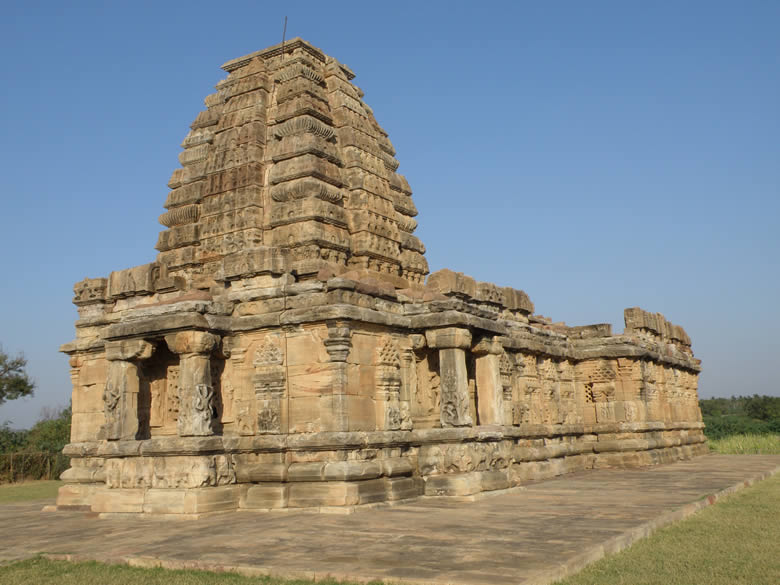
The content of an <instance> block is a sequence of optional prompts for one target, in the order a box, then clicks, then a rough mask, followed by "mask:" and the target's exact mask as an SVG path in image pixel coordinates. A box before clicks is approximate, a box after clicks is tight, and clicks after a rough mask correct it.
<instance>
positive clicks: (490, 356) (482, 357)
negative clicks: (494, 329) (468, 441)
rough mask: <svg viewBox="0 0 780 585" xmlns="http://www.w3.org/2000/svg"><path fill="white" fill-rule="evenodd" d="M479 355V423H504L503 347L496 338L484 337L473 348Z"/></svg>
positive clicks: (476, 373)
mask: <svg viewBox="0 0 780 585" xmlns="http://www.w3.org/2000/svg"><path fill="white" fill-rule="evenodd" d="M471 351H472V353H474V354H475V355H476V356H477V359H476V360H475V361H476V368H475V369H476V372H475V375H476V378H477V413H478V417H479V424H481V425H500V424H503V423H504V413H503V411H504V404H503V403H504V388H503V384H502V383H501V368H500V361H501V354H502V353H503V351H504V350H503V348H502V347H501V343H500V342H499V341H498V340H496V339H482V340H481V341H480V342H479V343H477V344H476V345H475V346H474V347H473V348H472V350H471Z"/></svg>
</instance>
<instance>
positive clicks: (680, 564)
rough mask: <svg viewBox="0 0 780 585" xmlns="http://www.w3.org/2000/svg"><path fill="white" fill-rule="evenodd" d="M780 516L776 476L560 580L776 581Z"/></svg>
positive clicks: (579, 583) (628, 583) (647, 584)
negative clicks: (779, 520)
mask: <svg viewBox="0 0 780 585" xmlns="http://www.w3.org/2000/svg"><path fill="white" fill-rule="evenodd" d="M778 518H780V475H775V476H773V477H772V478H770V479H767V480H765V481H762V482H760V483H758V484H756V485H755V486H753V487H750V488H747V489H745V490H742V491H740V492H737V493H736V494H734V495H732V496H729V497H728V498H725V499H724V500H722V501H720V502H718V503H717V504H716V505H714V506H710V507H708V508H705V509H704V510H701V511H700V512H698V513H697V514H695V515H694V516H691V517H690V518H687V519H686V520H683V521H682V522H679V523H677V524H673V525H670V526H667V527H666V528H662V529H661V530H659V531H658V532H656V533H654V534H653V535H652V536H650V537H649V538H647V539H644V540H641V541H639V542H637V543H636V544H634V545H633V546H632V547H630V548H629V549H627V550H625V551H623V552H621V553H619V554H617V555H614V556H612V557H608V558H605V559H602V560H600V561H598V562H597V563H594V564H593V565H591V566H589V567H586V568H585V569H584V570H583V571H581V572H580V573H578V574H576V575H574V576H572V577H570V578H568V579H566V580H564V581H560V582H559V583H558V585H777V584H778V583H780V554H778V550H780V522H778Z"/></svg>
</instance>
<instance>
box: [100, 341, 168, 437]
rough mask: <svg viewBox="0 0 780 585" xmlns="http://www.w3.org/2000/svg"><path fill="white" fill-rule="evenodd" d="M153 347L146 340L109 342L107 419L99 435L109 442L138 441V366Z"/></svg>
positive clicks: (107, 352)
mask: <svg viewBox="0 0 780 585" xmlns="http://www.w3.org/2000/svg"><path fill="white" fill-rule="evenodd" d="M152 353H154V346H153V345H152V344H151V343H149V342H148V341H144V340H143V339H133V340H126V341H108V342H106V360H107V361H108V374H107V377H106V388H105V391H104V393H103V411H104V413H105V417H106V422H105V424H104V425H103V428H102V429H101V430H100V434H99V436H100V438H102V439H108V440H109V441H116V440H125V441H132V440H135V438H136V435H137V434H138V390H139V386H140V384H139V380H138V365H137V364H136V363H135V361H137V360H144V359H148V358H150V357H151V356H152Z"/></svg>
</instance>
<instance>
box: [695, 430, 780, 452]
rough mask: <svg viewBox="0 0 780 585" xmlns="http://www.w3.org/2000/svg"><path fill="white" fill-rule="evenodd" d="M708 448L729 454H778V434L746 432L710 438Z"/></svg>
mask: <svg viewBox="0 0 780 585" xmlns="http://www.w3.org/2000/svg"><path fill="white" fill-rule="evenodd" d="M709 445H710V449H712V450H713V451H715V452H716V453H724V454H729V455H780V435H778V434H763V435H755V434H747V435H730V436H728V437H723V438H722V439H710V440H709Z"/></svg>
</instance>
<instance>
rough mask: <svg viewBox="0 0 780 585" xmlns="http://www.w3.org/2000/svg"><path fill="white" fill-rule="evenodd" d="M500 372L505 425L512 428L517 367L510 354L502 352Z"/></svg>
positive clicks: (499, 363) (499, 364)
mask: <svg viewBox="0 0 780 585" xmlns="http://www.w3.org/2000/svg"><path fill="white" fill-rule="evenodd" d="M498 371H499V373H500V374H501V393H502V395H503V399H504V404H503V417H502V418H503V424H504V425H506V426H510V427H511V426H512V424H513V419H514V414H513V409H512V405H513V398H514V384H513V382H514V380H513V378H514V371H515V366H514V363H513V360H512V358H511V357H509V354H508V353H506V352H505V351H502V352H501V358H500V360H499V362H498Z"/></svg>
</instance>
